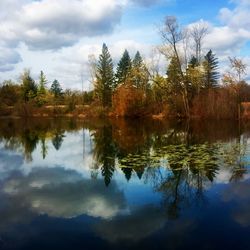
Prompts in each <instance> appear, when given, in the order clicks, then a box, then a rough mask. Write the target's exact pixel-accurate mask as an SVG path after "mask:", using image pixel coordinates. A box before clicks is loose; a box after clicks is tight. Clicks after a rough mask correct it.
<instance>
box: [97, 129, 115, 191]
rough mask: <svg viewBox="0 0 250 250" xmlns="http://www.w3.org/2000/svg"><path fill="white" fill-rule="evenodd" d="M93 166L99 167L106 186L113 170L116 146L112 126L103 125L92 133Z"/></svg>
mask: <svg viewBox="0 0 250 250" xmlns="http://www.w3.org/2000/svg"><path fill="white" fill-rule="evenodd" d="M93 138H94V139H93V140H94V152H93V157H94V159H95V168H97V169H99V168H100V169H101V174H102V176H103V177H104V182H105V185H106V186H108V185H109V184H110V181H111V179H112V176H113V173H114V171H115V159H116V154H117V147H116V145H115V143H114V142H113V140H112V127H111V126H103V127H101V128H99V129H98V130H96V131H95V132H94V133H93Z"/></svg>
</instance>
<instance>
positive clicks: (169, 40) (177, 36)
mask: <svg viewBox="0 0 250 250" xmlns="http://www.w3.org/2000/svg"><path fill="white" fill-rule="evenodd" d="M160 34H161V37H162V40H163V42H164V45H165V47H166V50H167V54H166V55H167V56H168V59H170V60H172V59H173V58H174V64H175V66H174V67H175V68H176V69H175V70H176V71H177V72H178V77H179V79H178V80H179V83H178V86H179V87H181V88H180V93H181V95H182V100H183V106H184V110H185V115H186V116H187V117H189V116H190V108H189V100H188V88H189V85H188V82H187V81H186V76H185V74H184V72H183V70H182V62H181V57H180V52H179V51H178V44H179V43H180V42H181V41H182V40H183V32H182V30H181V29H180V27H179V24H178V22H177V19H176V17H174V16H167V17H166V19H165V23H164V26H163V27H162V28H161V30H160Z"/></svg>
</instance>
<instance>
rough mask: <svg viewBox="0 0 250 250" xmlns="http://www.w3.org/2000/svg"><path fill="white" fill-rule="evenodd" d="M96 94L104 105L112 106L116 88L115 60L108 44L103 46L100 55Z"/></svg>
mask: <svg viewBox="0 0 250 250" xmlns="http://www.w3.org/2000/svg"><path fill="white" fill-rule="evenodd" d="M94 85H95V86H94V88H95V90H94V91H95V95H96V96H97V98H98V99H99V100H100V101H101V103H102V106H103V107H108V106H111V103H112V102H111V100H112V91H113V89H114V72H113V62H112V58H111V56H110V53H109V51H108V47H107V45H106V44H105V43H104V44H103V46H102V54H101V55H100V56H99V61H98V63H97V70H96V81H95V84H94Z"/></svg>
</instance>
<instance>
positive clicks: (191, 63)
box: [188, 56, 199, 68]
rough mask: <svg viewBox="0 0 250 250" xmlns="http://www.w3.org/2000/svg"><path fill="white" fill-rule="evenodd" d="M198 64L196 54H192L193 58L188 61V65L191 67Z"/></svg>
mask: <svg viewBox="0 0 250 250" xmlns="http://www.w3.org/2000/svg"><path fill="white" fill-rule="evenodd" d="M197 66H199V62H198V59H197V58H196V57H195V56H192V58H191V59H190V61H189V63H188V67H189V68H195V67H197Z"/></svg>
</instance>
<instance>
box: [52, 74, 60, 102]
mask: <svg viewBox="0 0 250 250" xmlns="http://www.w3.org/2000/svg"><path fill="white" fill-rule="evenodd" d="M50 92H51V93H52V94H54V98H56V99H57V98H58V97H60V96H62V87H61V85H60V83H59V82H58V81H57V80H56V79H55V80H54V81H53V83H52V85H51V87H50Z"/></svg>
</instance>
